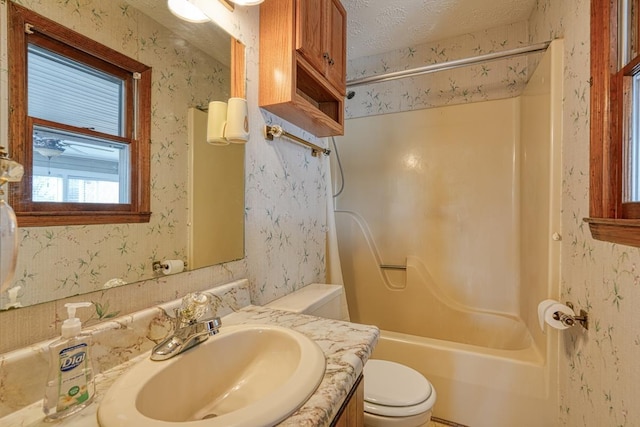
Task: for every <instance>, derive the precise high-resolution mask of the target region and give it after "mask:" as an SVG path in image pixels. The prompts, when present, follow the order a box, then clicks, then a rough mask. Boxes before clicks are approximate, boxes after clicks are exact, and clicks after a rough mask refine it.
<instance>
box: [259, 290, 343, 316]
mask: <svg viewBox="0 0 640 427" xmlns="http://www.w3.org/2000/svg"><path fill="white" fill-rule="evenodd" d="M343 289H344V288H343V287H342V286H341V285H327V284H323V283H312V284H310V285H307V286H305V287H304V288H301V289H298V290H297V291H295V292H292V293H290V294H288V295H285V296H283V297H282V298H278V299H277V300H275V301H271V302H270V303H269V304H267V305H266V306H267V307H269V308H274V309H276V310H284V311H292V312H294V313H302V314H310V315H312V316H317V317H324V318H327V319H336V320H345V321H348V320H349V312H348V310H347V304H346V298H344V293H343Z"/></svg>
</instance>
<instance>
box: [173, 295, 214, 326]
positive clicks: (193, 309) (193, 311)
mask: <svg viewBox="0 0 640 427" xmlns="http://www.w3.org/2000/svg"><path fill="white" fill-rule="evenodd" d="M212 307H213V304H212V302H211V296H209V295H208V294H206V293H204V292H193V293H190V294H187V295H185V296H184V297H183V298H182V306H181V307H180V312H179V317H180V319H181V321H182V322H183V323H193V322H196V321H198V320H199V319H201V318H202V317H204V316H205V315H206V314H208V313H209V312H210V311H211V309H212Z"/></svg>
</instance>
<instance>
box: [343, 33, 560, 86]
mask: <svg viewBox="0 0 640 427" xmlns="http://www.w3.org/2000/svg"><path fill="white" fill-rule="evenodd" d="M549 44H551V42H550V41H548V42H542V43H537V44H532V45H530V46H524V47H518V48H515V49H511V50H505V51H502V52H493V53H487V54H485V55H478V56H472V57H470V58H463V59H455V60H453V61H447V62H440V63H438V64H430V65H425V66H424V67H418V68H412V69H409V70H402V71H394V72H391V73H386V74H379V75H376V76H370V77H363V78H360V79H353V80H349V81H347V88H351V87H354V86H361V85H365V84H370V83H380V82H387V81H390V80H396V79H402V78H405V77H413V76H419V75H422V74H430V73H435V72H438V71H443V70H451V69H454V68H460V67H466V66H467V65H474V64H479V63H481V62H488V61H495V60H497V59H504V58H511V57H514V56H521V55H527V54H529V53H535V52H540V51H543V50H546V49H547V48H548V47H549Z"/></svg>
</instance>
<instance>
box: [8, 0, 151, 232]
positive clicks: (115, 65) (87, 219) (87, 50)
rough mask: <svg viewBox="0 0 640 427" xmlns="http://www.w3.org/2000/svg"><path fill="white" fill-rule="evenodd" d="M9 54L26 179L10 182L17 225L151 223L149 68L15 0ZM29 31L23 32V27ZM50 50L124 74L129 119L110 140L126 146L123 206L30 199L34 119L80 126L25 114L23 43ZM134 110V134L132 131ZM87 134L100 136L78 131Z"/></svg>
mask: <svg viewBox="0 0 640 427" xmlns="http://www.w3.org/2000/svg"><path fill="white" fill-rule="evenodd" d="M8 9H9V10H8V15H9V16H8V46H9V49H8V52H9V128H8V129H9V141H10V144H11V146H10V148H11V152H12V158H13V159H14V160H16V161H17V162H19V163H21V164H22V165H23V166H24V169H25V174H24V178H23V179H22V181H21V182H19V183H14V184H12V185H11V194H10V196H9V202H10V204H11V205H12V206H13V209H14V211H15V213H16V216H17V218H18V225H19V226H21V227H34V226H55V225H88V224H116V223H141V222H149V219H150V217H151V212H150V199H151V197H150V155H151V145H150V133H151V68H150V67H148V66H146V65H144V64H142V63H140V62H138V61H136V60H134V59H131V58H129V57H127V56H125V55H123V54H121V53H120V52H117V51H115V50H113V49H111V48H108V47H106V46H104V45H102V44H100V43H98V42H96V41H94V40H92V39H89V38H88V37H85V36H83V35H82V34H79V33H77V32H75V31H73V30H70V29H68V28H66V27H64V26H62V25H60V24H58V23H56V22H54V21H51V20H49V19H47V18H45V17H43V16H41V15H39V14H37V13H35V12H33V11H31V10H29V9H27V8H24V7H22V6H18V5H16V4H15V3H13V2H9V4H8ZM27 24H29V25H31V26H32V27H31V28H32V31H33V34H27V31H26V25H27ZM31 42H32V43H34V44H37V45H39V46H43V47H46V48H49V49H50V50H54V51H55V52H58V53H61V54H63V55H64V56H67V57H70V58H72V59H75V60H79V61H80V62H82V63H85V64H89V65H91V66H94V67H96V68H98V69H102V70H105V71H107V72H110V73H111V74H115V75H119V76H126V80H125V82H126V92H127V106H126V109H127V114H126V117H127V120H126V124H125V132H126V133H125V137H124V138H120V139H119V140H118V138H117V137H116V138H114V136H112V135H109V136H108V138H109V139H112V140H118V142H123V143H127V144H129V150H130V159H131V160H130V168H131V170H130V172H131V173H130V182H129V188H130V195H129V196H130V201H129V203H127V204H124V203H123V204H106V203H53V202H33V201H32V195H31V189H32V181H33V180H32V177H33V166H32V163H33V160H32V159H33V141H32V136H33V135H32V131H31V130H32V128H33V124H34V123H39V124H45V125H51V126H52V127H54V128H58V129H66V130H78V129H77V128H74V127H73V126H68V125H61V124H60V123H52V122H47V121H44V120H41V119H37V118H32V117H29V116H28V115H27V105H28V103H27V84H26V83H27V81H26V80H27V76H26V73H27V46H28V43H31ZM136 73H137V74H138V75H139V79H138V83H137V86H138V87H137V91H136V92H137V99H136V100H137V108H135V109H134V104H133V103H134V102H135V101H136V100H134V99H133V98H134V96H133V84H132V82H133V76H134V74H136ZM134 111H135V115H136V117H135V121H136V128H137V129H136V135H134V134H133V131H134V130H133V125H132V122H133V118H134V117H133V116H134ZM82 132H83V133H84V134H86V135H93V136H98V137H100V136H104V135H103V134H101V133H99V132H95V131H91V130H87V129H82Z"/></svg>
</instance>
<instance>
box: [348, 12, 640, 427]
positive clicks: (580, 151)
mask: <svg viewBox="0 0 640 427" xmlns="http://www.w3.org/2000/svg"><path fill="white" fill-rule="evenodd" d="M589 19H590V2H589V1H588V0H562V1H558V0H537V1H536V3H535V6H534V8H533V11H532V13H531V16H530V18H529V20H528V21H527V22H524V23H522V24H521V25H514V26H512V28H510V27H502V28H497V29H493V30H487V31H485V32H483V33H482V34H469V35H464V36H460V37H459V38H454V39H451V40H446V41H442V42H439V43H434V44H427V45H423V46H417V47H408V48H406V49H401V50H399V51H396V52H390V53H388V54H383V55H377V56H374V57H369V58H363V59H358V60H355V61H351V62H350V63H349V78H350V79H354V78H358V77H361V76H365V75H370V74H373V73H382V72H385V71H387V70H388V71H395V70H401V69H405V68H410V67H415V66H419V65H424V64H427V63H431V62H434V61H435V60H436V59H437V58H439V57H440V56H441V57H442V58H443V59H444V58H447V59H454V58H458V57H459V56H466V55H472V54H474V53H473V49H470V48H469V46H472V47H473V46H474V44H477V45H478V46H480V47H481V48H482V50H483V51H489V50H491V49H496V50H497V48H500V49H502V48H503V46H504V48H509V47H514V46H516V45H518V44H529V43H538V42H542V41H547V40H551V39H554V38H558V37H562V38H564V39H565V43H564V45H565V54H564V56H565V58H564V63H565V70H564V112H563V114H564V118H563V127H564V129H563V148H562V149H563V154H562V155H563V172H562V180H563V196H562V208H563V212H562V229H563V238H562V265H561V277H562V279H561V281H562V282H561V288H562V299H563V300H567V301H572V302H574V304H576V306H577V307H580V308H585V309H586V310H587V311H588V312H589V315H590V320H589V322H590V329H589V331H587V332H584V331H583V330H581V329H580V328H574V329H571V330H570V331H567V332H566V333H563V334H561V338H560V339H561V340H562V342H561V347H560V348H561V354H560V367H559V368H560V377H559V385H560V393H559V394H560V395H559V412H560V416H559V420H558V425H562V426H572V427H579V426H580V427H582V426H586V427H602V426H611V427H614V426H616V427H618V426H638V425H640V424H639V422H640V421H639V420H640V406H638V404H637V396H638V392H639V391H640V387H639V386H638V384H640V365H639V364H638V360H640V315H638V311H637V307H638V306H639V305H640V271H639V267H638V266H640V249H638V248H632V247H628V246H622V245H614V244H610V243H605V242H600V241H596V240H594V239H592V238H591V234H590V232H589V227H588V226H587V224H586V223H584V222H583V218H585V217H587V216H588V215H589V77H590V75H589V66H590V61H589V40H590V38H589V37H590V35H589ZM509 31H511V32H510V33H509ZM507 35H509V36H508V37H507ZM449 43H451V46H450V45H449ZM439 52H443V54H442V55H440V56H439V55H438V53H439ZM510 61H515V64H499V63H498V62H496V63H490V64H489V65H488V67H489V68H490V70H489V71H488V72H484V70H483V69H482V68H478V67H469V68H468V69H467V70H466V71H460V70H456V71H450V72H446V73H441V76H436V75H431V76H424V77H414V78H408V79H403V80H397V81H395V82H388V83H380V84H375V85H369V86H362V87H356V88H355V90H356V96H355V97H354V98H353V99H352V100H350V101H347V112H348V116H349V117H361V116H366V115H374V114H380V113H387V112H396V111H405V110H411V109H418V108H426V107H431V106H439V105H448V104H452V103H459V102H471V101H475V100H484V99H492V98H499V97H503V96H512V94H514V93H516V92H518V90H519V89H520V88H521V86H522V83H523V82H524V81H526V80H527V78H528V70H533V69H534V68H535V64H536V62H537V58H536V57H535V56H531V57H529V58H526V59H514V60H510ZM505 65H506V70H505V71H504V72H503V73H504V74H503V75H502V76H500V75H499V74H497V73H498V71H497V70H498V69H499V68H505ZM463 73H464V74H463ZM489 80H491V82H492V83H493V84H492V83H489V82H488V81H489ZM474 87H476V88H477V90H474Z"/></svg>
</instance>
